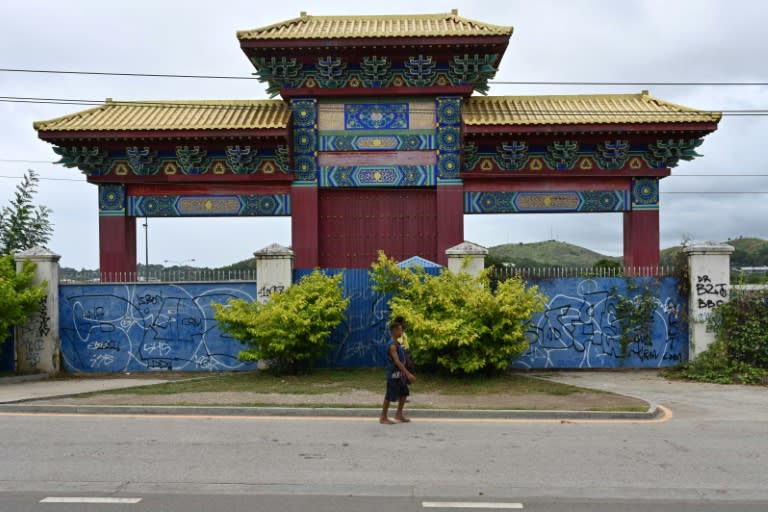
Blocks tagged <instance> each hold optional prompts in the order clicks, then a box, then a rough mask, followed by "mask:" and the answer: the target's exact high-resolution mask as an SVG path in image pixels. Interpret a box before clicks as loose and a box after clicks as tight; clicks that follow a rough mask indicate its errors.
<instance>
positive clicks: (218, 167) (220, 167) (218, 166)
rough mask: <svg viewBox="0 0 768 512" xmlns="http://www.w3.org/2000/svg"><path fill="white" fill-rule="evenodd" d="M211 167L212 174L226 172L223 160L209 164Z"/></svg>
mask: <svg viewBox="0 0 768 512" xmlns="http://www.w3.org/2000/svg"><path fill="white" fill-rule="evenodd" d="M211 169H212V171H213V174H226V172H227V166H226V164H224V162H221V161H217V162H214V164H213V165H212V166H211Z"/></svg>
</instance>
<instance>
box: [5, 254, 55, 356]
mask: <svg viewBox="0 0 768 512" xmlns="http://www.w3.org/2000/svg"><path fill="white" fill-rule="evenodd" d="M35 268H36V265H35V263H33V262H31V261H25V262H24V264H23V265H22V268H21V272H19V273H17V272H16V263H15V262H14V260H13V257H12V256H0V351H2V343H3V342H4V341H5V339H6V337H7V335H8V332H9V331H10V329H11V327H13V326H16V325H22V324H24V322H26V321H27V319H28V318H29V315H31V314H32V313H35V312H36V311H39V310H40V303H41V302H42V301H43V300H44V299H45V290H46V287H47V284H46V283H42V284H39V285H33V284H32V280H33V279H34V275H35Z"/></svg>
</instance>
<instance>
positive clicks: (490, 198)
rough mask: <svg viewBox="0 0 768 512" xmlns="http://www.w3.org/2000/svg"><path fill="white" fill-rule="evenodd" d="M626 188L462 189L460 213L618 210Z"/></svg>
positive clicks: (625, 201) (624, 203)
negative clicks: (548, 189) (561, 189)
mask: <svg viewBox="0 0 768 512" xmlns="http://www.w3.org/2000/svg"><path fill="white" fill-rule="evenodd" d="M629 210H630V202H629V191H628V190H593V191H570V192H569V191H562V192H465V193H464V213H537V212H540V213H547V212H553V213H554V212H622V211H629Z"/></svg>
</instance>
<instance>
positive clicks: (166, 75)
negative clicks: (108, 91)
mask: <svg viewBox="0 0 768 512" xmlns="http://www.w3.org/2000/svg"><path fill="white" fill-rule="evenodd" d="M0 72H6V73H48V74H61V75H95V76H131V77H149V78H195V79H202V80H258V79H259V78H258V77H256V76H235V75H177V74H172V73H117V72H107V71H69V70H60V69H13V68H0ZM488 83H489V84H493V85H612V86H613V85H615V86H644V85H649V86H650V85H652V86H683V87H691V86H702V87H730V86H736V87H744V86H746V87H754V86H757V87H761V86H768V82H601V81H583V82H582V81H551V82H548V81H543V80H541V81H540V80H532V81H525V80H521V81H493V80H490V81H488Z"/></svg>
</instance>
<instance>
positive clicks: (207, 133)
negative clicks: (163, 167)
mask: <svg viewBox="0 0 768 512" xmlns="http://www.w3.org/2000/svg"><path fill="white" fill-rule="evenodd" d="M289 136H290V133H289V131H288V130H287V129H285V128H280V129H266V130H111V131H110V130H103V131H102V130H83V131H68V130H67V131H61V130H60V131H44V132H38V137H40V138H41V139H42V140H44V141H47V142H52V143H58V142H60V141H72V140H130V139H134V140H153V139H161V140H162V139H194V140H196V141H199V140H211V139H238V138H278V139H285V140H287V139H288V137H289Z"/></svg>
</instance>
